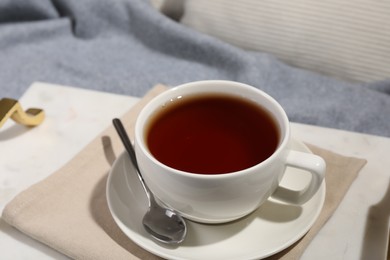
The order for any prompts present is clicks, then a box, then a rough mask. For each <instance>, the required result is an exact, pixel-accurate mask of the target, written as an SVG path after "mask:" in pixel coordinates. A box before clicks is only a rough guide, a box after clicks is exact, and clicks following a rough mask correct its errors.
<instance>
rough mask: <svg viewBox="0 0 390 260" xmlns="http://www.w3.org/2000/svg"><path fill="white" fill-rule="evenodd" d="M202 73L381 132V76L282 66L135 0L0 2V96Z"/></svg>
mask: <svg viewBox="0 0 390 260" xmlns="http://www.w3.org/2000/svg"><path fill="white" fill-rule="evenodd" d="M389 76H390V75H389ZM204 79H225V80H234V81H240V82H244V83H248V84H250V85H253V86H255V87H257V88H260V89H263V90H264V91H266V92H268V93H269V94H270V95H272V96H273V97H274V98H275V99H277V100H278V101H279V102H280V103H281V104H282V105H283V107H284V108H285V110H286V111H287V113H288V115H289V117H290V120H291V121H293V122H300V123H306V124H313V125H319V126H325V127H332V128H339V129H345V130H351V131H357V132H364V133H369V134H376V135H382V136H387V137H390V81H389V82H373V83H369V84H360V85H359V84H352V83H347V82H343V81H340V80H336V79H332V78H328V77H325V76H321V75H317V74H314V73H311V72H308V71H304V70H300V69H297V68H292V67H290V66H287V65H285V64H283V63H282V62H280V61H278V60H277V59H275V58H274V57H273V56H271V55H268V54H265V53H260V52H249V51H245V50H242V49H239V48H236V47H233V46H231V45H228V44H226V43H223V42H221V41H219V40H217V39H214V38H212V37H209V36H206V35H203V34H200V33H197V32H195V31H193V30H191V29H189V28H186V27H184V26H183V25H181V24H178V23H176V22H174V21H172V20H170V19H169V18H167V17H165V16H163V15H162V14H160V13H159V12H158V11H156V10H155V9H154V8H152V7H151V6H150V4H149V3H148V2H147V1H143V0H82V1H80V0H51V1H50V0H33V1H31V0H2V1H1V2H0V98H1V97H11V98H19V97H20V96H21V95H22V94H23V92H24V91H25V90H26V88H27V87H28V86H29V85H30V84H31V83H32V82H34V81H43V82H49V83H55V84H63V85H70V86H75V87H80V88H86V89H95V90H100V91H108V92H112V93H118V94H126V95H133V96H142V95H143V94H144V93H145V92H146V91H148V90H149V89H150V88H151V87H152V86H153V85H155V84H156V83H164V84H168V85H178V84H181V83H185V82H189V81H195V80H204Z"/></svg>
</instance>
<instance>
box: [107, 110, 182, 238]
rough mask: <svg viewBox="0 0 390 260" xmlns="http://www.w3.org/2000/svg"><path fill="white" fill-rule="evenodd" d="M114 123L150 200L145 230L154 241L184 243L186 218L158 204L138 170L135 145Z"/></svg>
mask: <svg viewBox="0 0 390 260" xmlns="http://www.w3.org/2000/svg"><path fill="white" fill-rule="evenodd" d="M112 122H113V124H114V127H115V129H116V131H117V133H118V135H119V137H120V139H121V141H122V143H123V145H124V146H125V148H126V151H127V153H128V154H129V156H130V159H131V161H132V163H133V165H134V168H135V170H136V172H137V176H138V179H139V181H140V182H141V185H142V188H143V189H144V191H145V193H146V196H147V198H148V207H149V208H148V211H147V212H146V213H145V215H144V217H143V219H142V224H143V226H144V228H145V230H146V231H147V232H148V233H149V234H150V235H151V236H152V237H153V238H154V239H156V240H157V241H159V242H162V243H165V244H179V243H181V242H183V241H184V238H185V236H186V234H187V225H186V222H185V220H184V218H183V217H182V216H181V215H180V214H179V213H178V212H176V211H175V210H173V209H170V208H168V207H163V206H161V205H160V204H158V203H157V202H156V200H155V198H154V196H153V193H152V192H151V191H150V190H149V188H148V186H147V185H146V183H145V181H144V179H143V177H142V175H141V172H140V170H139V168H138V163H137V159H136V156H135V151H134V148H133V145H132V144H131V142H130V139H129V136H128V135H127V133H126V130H125V128H124V127H123V124H122V122H121V121H120V120H119V119H117V118H115V119H113V121H112Z"/></svg>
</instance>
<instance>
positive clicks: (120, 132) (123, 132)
mask: <svg viewBox="0 0 390 260" xmlns="http://www.w3.org/2000/svg"><path fill="white" fill-rule="evenodd" d="M112 123H113V124H114V127H115V129H116V131H117V133H118V135H119V137H120V138H121V140H122V143H123V145H124V146H125V149H126V151H127V153H128V154H129V156H130V159H131V161H132V163H133V165H134V167H135V170H136V172H137V176H138V179H139V180H140V182H141V184H142V187H143V189H144V190H145V193H146V195H147V196H148V199H149V203H150V200H151V199H154V198H153V196H151V193H150V191H149V188H148V187H147V186H146V184H145V181H144V178H143V177H142V175H141V172H140V170H139V167H138V163H137V158H136V156H135V152H134V148H133V145H132V144H131V141H130V138H129V136H128V135H127V132H126V130H125V128H124V126H123V124H122V121H121V120H120V119H118V118H114V119H113V120H112ZM149 206H150V205H149Z"/></svg>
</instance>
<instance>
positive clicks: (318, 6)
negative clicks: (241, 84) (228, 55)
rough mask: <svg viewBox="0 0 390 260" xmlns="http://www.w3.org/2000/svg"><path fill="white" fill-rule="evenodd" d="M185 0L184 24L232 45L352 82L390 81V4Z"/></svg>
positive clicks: (369, 0) (345, 0) (385, 0)
mask: <svg viewBox="0 0 390 260" xmlns="http://www.w3.org/2000/svg"><path fill="white" fill-rule="evenodd" d="M183 1H184V14H183V16H182V19H181V22H182V23H183V24H185V25H187V26H189V27H192V28H194V29H196V30H198V31H201V32H203V33H206V34H210V35H213V36H215V37H218V38H220V39H222V40H224V41H226V42H229V43H231V44H233V45H236V46H239V47H242V48H245V49H250V50H257V51H263V52H267V53H271V54H274V55H275V56H276V57H278V58H279V59H281V60H283V61H285V62H286V63H289V64H291V65H293V66H297V67H301V68H305V69H309V70H313V71H316V72H320V73H322V74H326V75H330V76H334V77H339V78H343V79H347V80H352V81H363V82H368V81H373V80H382V79H385V78H390V1H388V0H382V1H380V0H322V1H318V0H311V1H310V0H288V1H282V0H241V1H226V0H183Z"/></svg>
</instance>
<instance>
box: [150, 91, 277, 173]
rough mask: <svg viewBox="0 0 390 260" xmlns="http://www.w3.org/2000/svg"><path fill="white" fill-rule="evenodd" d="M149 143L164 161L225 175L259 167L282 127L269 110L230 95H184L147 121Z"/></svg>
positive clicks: (186, 168)
mask: <svg viewBox="0 0 390 260" xmlns="http://www.w3.org/2000/svg"><path fill="white" fill-rule="evenodd" d="M145 138H146V142H147V145H148V148H149V150H150V152H151V154H152V155H153V156H154V157H155V158H156V159H157V160H158V161H160V162H161V163H163V164H165V165H167V166H169V167H172V168H175V169H178V170H181V171H186V172H190V173H198V174H222V173H231V172H235V171H239V170H243V169H246V168H249V167H251V166H254V165H256V164H258V163H260V162H262V161H264V160H265V159H267V158H268V157H269V156H271V155H272V154H273V152H274V151H275V150H276V148H277V145H278V142H279V138H280V137H279V129H278V126H277V124H276V122H275V120H274V119H273V117H272V116H271V115H270V113H269V112H268V111H266V110H265V109H264V108H262V107H260V106H259V105H257V104H255V103H253V102H252V101H249V100H246V99H243V98H238V97H234V96H229V95H221V94H215V95H197V96H183V97H181V98H178V99H175V100H173V101H172V102H168V104H166V105H164V106H163V107H162V108H161V111H158V112H157V113H156V114H155V115H154V116H153V117H152V119H151V121H150V122H149V124H148V127H147V131H146V136H145Z"/></svg>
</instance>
